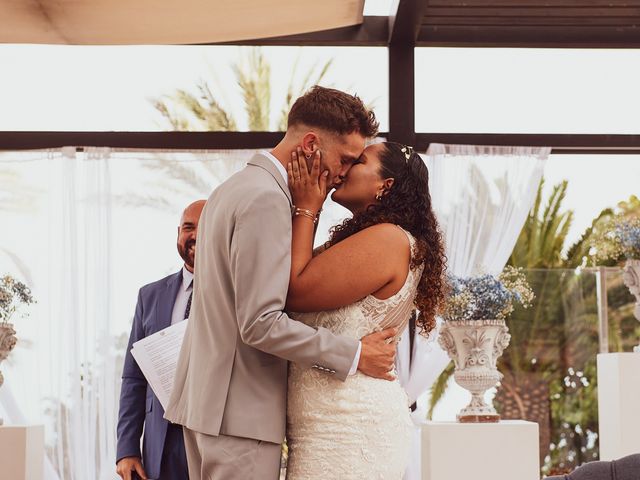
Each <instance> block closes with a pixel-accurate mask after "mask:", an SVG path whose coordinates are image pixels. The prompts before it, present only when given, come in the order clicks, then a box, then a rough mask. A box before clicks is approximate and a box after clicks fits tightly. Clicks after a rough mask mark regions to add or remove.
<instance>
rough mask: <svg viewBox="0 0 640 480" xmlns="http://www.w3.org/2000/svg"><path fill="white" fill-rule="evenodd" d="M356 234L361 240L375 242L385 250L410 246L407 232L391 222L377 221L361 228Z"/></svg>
mask: <svg viewBox="0 0 640 480" xmlns="http://www.w3.org/2000/svg"><path fill="white" fill-rule="evenodd" d="M357 235H361V239H360V240H361V241H364V242H375V243H376V244H377V245H379V246H380V248H382V249H384V250H385V251H388V250H391V249H404V247H406V248H407V249H409V248H410V244H409V239H408V235H407V233H406V232H405V231H404V230H403V229H402V228H400V227H399V226H398V225H395V224H393V223H378V224H376V225H372V226H370V227H367V228H365V229H363V230H361V231H360V232H359V233H358V234H357Z"/></svg>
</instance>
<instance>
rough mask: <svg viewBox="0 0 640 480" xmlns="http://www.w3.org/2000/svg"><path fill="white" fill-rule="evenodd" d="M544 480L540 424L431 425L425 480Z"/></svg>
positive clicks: (425, 436) (425, 444) (425, 434)
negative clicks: (540, 451) (539, 433)
mask: <svg viewBox="0 0 640 480" xmlns="http://www.w3.org/2000/svg"><path fill="white" fill-rule="evenodd" d="M515 479H517V480H540V461H539V442H538V424H537V423H534V422H525V421H523V420H507V421H502V422H500V423H454V422H427V423H426V424H425V425H424V426H423V427H422V480H515Z"/></svg>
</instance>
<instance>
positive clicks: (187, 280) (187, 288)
mask: <svg viewBox="0 0 640 480" xmlns="http://www.w3.org/2000/svg"><path fill="white" fill-rule="evenodd" d="M192 291H193V273H191V272H190V271H189V270H187V267H184V266H183V267H182V285H180V289H179V290H178V295H177V296H176V301H175V302H174V304H173V310H172V312H171V325H175V324H176V323H178V322H181V321H183V320H184V312H185V310H186V309H187V303H188V302H189V295H191V292H192Z"/></svg>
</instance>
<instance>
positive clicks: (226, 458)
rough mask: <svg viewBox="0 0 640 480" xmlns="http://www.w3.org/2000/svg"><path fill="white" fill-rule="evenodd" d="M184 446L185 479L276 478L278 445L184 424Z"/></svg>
mask: <svg viewBox="0 0 640 480" xmlns="http://www.w3.org/2000/svg"><path fill="white" fill-rule="evenodd" d="M183 431H184V446H185V448H186V451H187V463H188V464H189V480H277V479H278V478H279V477H280V455H281V451H282V448H281V446H280V445H278V444H275V443H269V442H262V441H259V440H253V439H251V438H240V437H230V436H227V435H219V436H217V437H215V436H213V435H205V434H204V433H199V432H194V431H193V430H189V429H188V428H187V427H184V428H183Z"/></svg>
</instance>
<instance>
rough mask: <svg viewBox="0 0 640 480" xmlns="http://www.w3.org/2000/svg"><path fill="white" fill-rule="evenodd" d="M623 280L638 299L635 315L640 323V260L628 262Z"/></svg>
mask: <svg viewBox="0 0 640 480" xmlns="http://www.w3.org/2000/svg"><path fill="white" fill-rule="evenodd" d="M622 279H623V280H624V284H625V285H626V286H627V288H628V289H629V291H630V292H631V295H633V296H634V297H635V299H636V305H635V308H634V309H633V315H634V316H635V317H636V320H638V321H639V322H640V260H627V261H626V263H625V264H624V268H623V270H622ZM633 351H634V352H640V345H638V346H636V347H634V348H633Z"/></svg>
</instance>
